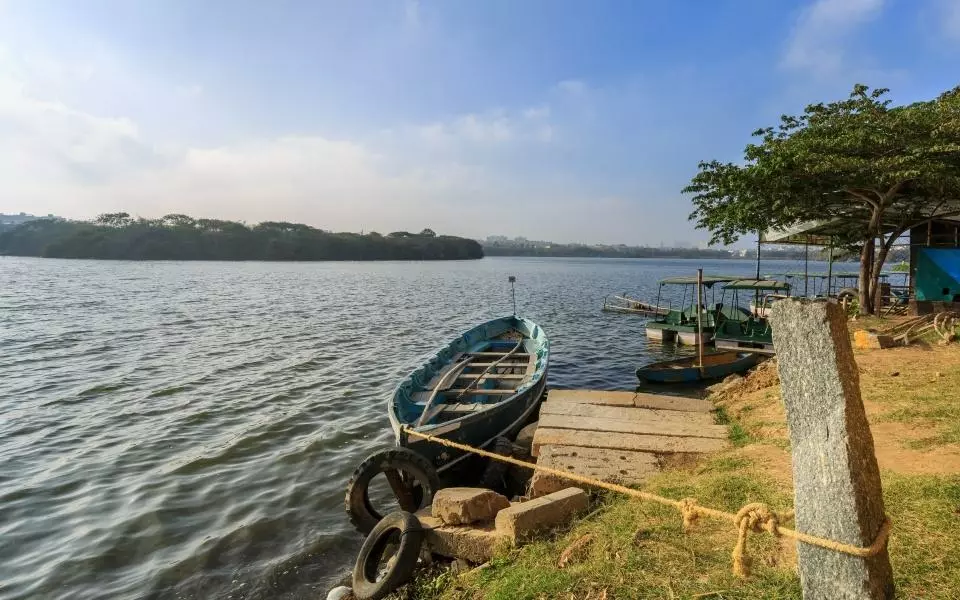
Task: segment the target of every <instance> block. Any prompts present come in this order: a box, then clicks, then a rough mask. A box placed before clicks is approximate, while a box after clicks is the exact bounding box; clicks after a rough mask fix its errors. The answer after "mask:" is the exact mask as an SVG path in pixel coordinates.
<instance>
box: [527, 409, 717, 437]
mask: <svg viewBox="0 0 960 600" xmlns="http://www.w3.org/2000/svg"><path fill="white" fill-rule="evenodd" d="M634 410H641V409H634ZM539 427H553V428H555V429H575V430H578V431H600V432H617V433H643V434H649V435H666V436H687V437H701V438H714V439H726V438H727V428H726V427H724V426H723V425H713V424H710V425H704V424H702V423H691V422H684V421H678V420H675V419H658V418H656V417H651V418H648V419H643V420H639V421H633V420H622V419H603V418H599V417H583V416H576V415H545V414H541V415H540V425H539Z"/></svg>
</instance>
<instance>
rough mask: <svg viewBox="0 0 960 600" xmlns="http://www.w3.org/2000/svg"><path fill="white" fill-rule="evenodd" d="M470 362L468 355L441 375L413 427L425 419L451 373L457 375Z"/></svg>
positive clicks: (418, 425)
mask: <svg viewBox="0 0 960 600" xmlns="http://www.w3.org/2000/svg"><path fill="white" fill-rule="evenodd" d="M468 364H470V356H467V358H465V359H463V360H461V361H460V362H459V363H457V364H455V365H453V367H451V368H450V370H449V371H447V374H446V375H444V376H443V378H442V379H440V381H439V382H438V383H437V385H436V386H434V388H433V393H432V394H430V398H428V399H427V403H426V404H424V405H423V412H422V413H420V418H419V419H417V422H416V423H415V424H414V427H420V426H421V425H423V423H424V422H425V421H426V420H427V415H428V414H429V413H430V407H431V406H433V401H434V400H436V399H437V395H438V394H439V393H440V391H441V390H443V389H444V388H445V387H446V385H447V380H448V379H449V378H450V376H451V375H454V374H457V375H459V374H460V373H461V372H463V370H464V369H465V368H466V367H467V365H468Z"/></svg>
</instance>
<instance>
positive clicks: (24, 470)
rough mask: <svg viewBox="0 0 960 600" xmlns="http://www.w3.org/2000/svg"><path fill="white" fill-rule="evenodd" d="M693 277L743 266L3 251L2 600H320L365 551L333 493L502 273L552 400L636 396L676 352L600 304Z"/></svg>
mask: <svg viewBox="0 0 960 600" xmlns="http://www.w3.org/2000/svg"><path fill="white" fill-rule="evenodd" d="M698 266H703V267H704V268H705V269H706V271H707V272H708V273H724V274H727V273H729V274H735V275H736V274H739V275H743V276H747V277H749V276H752V275H753V274H754V270H755V265H754V263H752V262H750V261H685V260H608V259H529V258H488V259H484V260H481V261H468V262H430V263H419V262H417V263H414V262H408V263H400V262H389V263H209V262H208V263H192V262H145V263H134V262H97V261H59V260H43V259H21V258H10V257H6V258H4V257H0V598H2V599H8V598H63V599H67V598H69V599H81V598H118V599H122V598H213V597H218V598H220V597H223V598H226V597H233V598H267V597H269V598H316V597H317V596H319V595H321V594H322V593H324V592H325V591H326V589H327V588H328V586H329V585H330V584H331V582H332V581H334V580H335V579H336V578H338V577H339V576H340V575H341V574H342V573H343V570H344V569H345V568H346V567H347V566H348V565H350V564H352V561H353V559H354V556H355V552H356V550H357V548H358V547H359V544H360V542H361V539H360V538H359V536H358V535H357V534H354V533H353V532H352V530H351V529H350V526H349V524H348V522H347V520H346V517H345V516H344V514H343V494H344V486H345V484H346V482H347V479H348V478H349V475H350V473H351V472H352V470H353V469H354V467H355V466H356V464H357V463H359V462H360V461H361V460H362V459H363V458H364V456H366V455H367V454H369V453H371V452H373V451H375V450H378V449H382V448H385V447H387V446H389V445H390V444H391V443H392V438H391V435H390V433H389V425H388V421H387V418H386V415H385V413H384V408H385V403H386V398H387V396H388V395H389V393H390V392H391V390H392V388H393V387H394V386H395V385H396V383H397V381H398V380H399V379H400V378H401V377H403V376H404V375H405V374H406V373H408V372H409V371H411V370H412V369H413V368H415V367H416V366H417V365H419V364H420V363H421V362H422V361H423V359H425V358H426V357H428V356H430V355H431V354H433V352H434V351H435V350H436V349H437V348H438V347H440V346H441V345H444V344H445V343H446V342H448V341H449V340H450V339H451V338H453V337H454V336H455V335H457V334H458V333H459V332H461V331H463V330H464V329H467V328H469V327H471V326H472V325H474V324H476V323H478V322H480V321H484V320H487V319H489V318H492V317H494V316H502V315H504V314H509V313H510V312H511V310H512V308H511V304H510V292H509V285H508V284H507V276H508V275H516V276H517V279H518V284H517V306H518V312H519V313H520V314H523V315H525V316H528V317H530V318H532V319H533V320H535V321H536V322H538V323H540V324H541V325H542V326H543V327H544V329H545V330H546V332H547V334H548V335H549V337H550V340H551V345H552V353H551V365H550V374H549V386H550V387H588V388H607V389H632V388H633V387H634V386H635V383H636V380H635V376H634V374H633V371H634V369H635V367H636V366H637V364H638V363H642V362H645V361H649V360H655V359H658V358H660V357H662V356H664V355H665V354H664V353H665V352H667V351H666V350H664V349H662V348H660V347H648V345H647V343H646V340H645V337H644V333H643V328H642V322H643V321H642V319H640V318H638V317H635V316H632V315H619V314H606V313H602V312H600V305H601V304H602V301H603V297H604V296H605V295H606V294H611V293H620V292H624V291H628V292H630V293H631V294H633V295H636V296H638V297H641V298H647V299H650V300H653V299H654V298H655V295H656V288H657V285H656V281H657V280H658V279H660V278H662V277H665V276H671V275H694V274H695V269H696V268H697V267H698ZM824 268H825V267H824V266H823V265H821V264H814V263H811V271H814V270H824ZM802 269H803V265H802V263H799V264H798V263H797V262H796V261H786V262H766V263H765V264H764V265H763V270H764V272H775V271H781V272H782V271H797V270H801V271H802ZM718 300H719V298H718Z"/></svg>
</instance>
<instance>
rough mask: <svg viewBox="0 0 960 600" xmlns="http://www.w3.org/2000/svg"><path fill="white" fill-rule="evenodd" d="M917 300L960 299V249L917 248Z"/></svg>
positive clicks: (952, 300)
mask: <svg viewBox="0 0 960 600" xmlns="http://www.w3.org/2000/svg"><path fill="white" fill-rule="evenodd" d="M916 269H917V270H916V275H915V279H914V281H915V283H914V286H915V289H916V295H917V300H940V301H946V302H954V301H960V249H958V248H917V266H916Z"/></svg>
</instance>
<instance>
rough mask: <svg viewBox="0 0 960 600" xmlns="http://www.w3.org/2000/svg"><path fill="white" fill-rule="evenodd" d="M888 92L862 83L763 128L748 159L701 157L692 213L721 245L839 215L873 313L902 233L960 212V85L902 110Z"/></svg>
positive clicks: (865, 304)
mask: <svg viewBox="0 0 960 600" xmlns="http://www.w3.org/2000/svg"><path fill="white" fill-rule="evenodd" d="M887 93H888V90H886V89H883V88H878V89H874V90H871V89H870V88H868V87H867V86H865V85H859V84H858V85H856V86H854V88H853V91H852V93H851V94H850V96H849V98H847V99H845V100H841V101H837V102H831V103H828V104H824V103H819V104H811V105H810V106H808V107H807V108H806V109H805V110H804V112H803V114H802V115H798V116H789V115H784V116H782V117H781V119H780V123H779V125H778V126H776V127H767V128H763V129H760V130H758V131H756V132H754V136H755V137H757V138H759V141H758V142H756V143H751V144H749V145H747V147H746V149H745V150H744V157H743V162H742V163H740V164H735V163H730V162H727V163H724V162H720V161H715V160H714V161H709V162H701V163H700V165H699V172H698V173H697V174H696V176H694V177H693V180H692V181H691V183H690V185H688V186H687V187H686V188H684V191H685V192H687V193H692V194H694V196H693V204H694V211H693V213H692V214H691V215H690V218H691V219H692V220H694V221H696V224H697V226H698V227H700V228H705V229H708V230H710V232H711V233H712V236H713V237H712V242H721V243H732V242H734V241H736V240H737V239H738V238H739V237H740V236H741V235H744V234H747V233H756V232H761V231H766V230H769V229H772V228H783V227H788V226H791V225H796V224H798V223H801V222H804V221H813V220H836V221H837V224H838V228H837V240H836V242H837V243H838V244H840V245H844V246H852V247H856V248H857V250H858V251H859V252H860V253H861V282H860V292H861V298H860V302H861V308H862V309H864V310H865V312H872V309H873V300H874V292H875V290H876V286H877V285H878V281H879V275H880V271H881V269H882V268H883V264H884V261H885V260H886V257H887V255H888V254H889V251H890V247H891V246H892V244H893V243H894V242H895V241H896V239H897V238H899V237H900V236H901V235H902V234H903V233H905V232H906V231H908V230H909V229H910V228H912V227H915V226H917V225H920V224H923V223H926V222H928V221H930V220H933V219H937V218H945V217H948V216H954V215H958V214H960V87H958V88H955V89H953V90H950V91H948V92H945V93H944V94H941V95H940V96H938V97H937V98H935V99H933V100H929V101H923V102H916V103H913V104H908V105H903V106H891V101H890V100H889V99H888V98H887V97H886V96H887ZM877 244H879V247H878V246H877ZM878 248H879V249H878Z"/></svg>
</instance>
